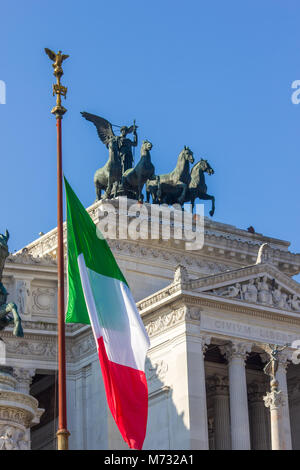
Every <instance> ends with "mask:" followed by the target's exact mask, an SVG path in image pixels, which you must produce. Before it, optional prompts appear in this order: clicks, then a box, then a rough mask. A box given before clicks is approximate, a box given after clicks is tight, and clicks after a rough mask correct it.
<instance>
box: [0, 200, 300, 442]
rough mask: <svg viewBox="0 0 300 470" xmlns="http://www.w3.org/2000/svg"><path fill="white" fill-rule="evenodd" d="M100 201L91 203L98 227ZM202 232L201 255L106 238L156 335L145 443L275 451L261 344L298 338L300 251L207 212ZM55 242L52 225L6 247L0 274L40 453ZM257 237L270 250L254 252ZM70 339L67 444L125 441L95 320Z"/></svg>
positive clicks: (170, 244) (288, 432)
mask: <svg viewBox="0 0 300 470" xmlns="http://www.w3.org/2000/svg"><path fill="white" fill-rule="evenodd" d="M101 204H102V203H101V202H97V203H95V204H94V205H92V206H91V207H90V208H89V209H88V211H89V213H90V215H91V216H92V218H93V219H94V221H95V222H96V223H97V220H98V219H97V218H98V208H99V205H101ZM204 230H205V239H204V246H203V248H202V249H201V250H197V251H188V250H186V249H185V248H184V245H183V242H182V241H180V240H176V239H174V238H172V237H171V239H170V240H162V239H156V240H152V239H150V240H144V239H140V240H134V241H133V240H130V239H128V240H127V239H121V240H120V239H119V240H109V244H110V246H111V248H112V251H113V253H114V255H115V256H116V259H117V261H118V263H119V265H120V267H121V269H122V271H123V273H124V275H125V277H126V279H127V280H128V283H129V285H130V287H131V289H132V292H133V295H134V297H135V299H136V301H137V305H138V308H139V311H140V314H141V317H142V319H143V321H144V324H145V326H146V329H147V331H148V334H149V337H150V340H151V347H150V350H149V354H148V357H147V362H146V374H147V378H148V386H149V419H148V429H147V436H146V440H145V445H144V448H145V449H270V448H271V447H272V442H271V441H272V439H271V437H272V436H271V434H272V433H271V430H272V426H271V419H270V409H268V408H267V407H266V406H265V403H264V396H266V394H267V392H269V391H270V384H269V380H268V377H267V376H266V375H265V374H264V373H263V367H264V365H265V364H266V362H267V361H268V355H267V353H266V351H265V345H266V344H269V343H276V344H279V345H284V344H286V343H289V344H290V343H292V342H293V341H294V340H298V339H300V284H299V283H297V282H296V281H295V280H294V279H293V276H294V275H295V274H298V273H299V272H300V254H294V253H292V252H290V251H289V243H288V242H286V241H283V240H278V239H275V238H271V237H266V236H263V235H261V234H256V233H254V234H253V233H249V232H247V231H245V230H241V229H238V228H236V227H234V226H232V225H227V224H221V223H218V222H214V221H212V220H209V219H205V226H204ZM56 243H57V238H56V229H54V230H52V231H51V232H49V233H47V234H45V235H43V236H42V237H40V238H39V239H37V240H35V241H34V242H32V243H31V244H29V245H28V246H27V247H25V248H24V249H23V250H20V251H19V252H17V253H15V254H12V255H10V256H9V258H8V259H7V262H6V265H5V270H4V276H3V282H4V284H5V286H6V288H7V290H8V292H9V293H10V299H14V301H15V302H16V303H17V304H18V307H19V310H20V313H21V316H22V320H23V326H24V332H25V336H24V338H15V337H13V336H12V333H11V331H10V330H9V329H8V330H6V331H4V332H3V333H1V337H2V338H3V340H4V342H5V346H6V365H7V366H8V367H10V368H19V369H22V371H23V370H26V371H28V373H27V375H28V374H29V375H30V382H31V381H32V383H29V379H28V380H27V382H26V381H25V379H24V380H23V382H24V383H23V384H22V385H20V386H21V387H23V389H22V390H23V393H25V389H26V390H27V392H28V393H29V392H30V395H31V396H32V397H34V398H36V399H37V400H38V402H39V407H40V408H42V409H43V410H45V411H44V413H43V414H42V415H41V417H40V423H33V425H32V426H31V438H30V440H31V447H32V448H35V449H52V448H54V446H55V431H56V419H57V402H56V388H57V387H56V372H57V325H56V300H57V299H56V287H57V272H56V271H57V266H56ZM263 244H267V245H266V246H267V249H266V253H267V254H263V253H262V252H260V253H259V251H260V247H261V246H262V245H263ZM179 266H180V267H179ZM66 341H67V389H68V428H69V430H70V432H71V436H70V448H71V449H125V448H126V446H125V444H124V443H123V442H122V439H121V437H120V435H119V433H118V430H117V429H116V426H115V424H114V422H113V420H112V418H111V416H110V413H109V411H108V409H107V407H106V401H105V393H104V388H103V383H102V378H101V372H100V366H99V363H98V357H97V354H96V349H95V344H94V339H93V336H92V333H91V330H90V328H89V327H88V326H82V325H67V328H66ZM291 355H292V349H291V347H289V348H287V349H286V350H285V351H284V354H282V355H281V356H280V364H279V368H278V372H277V380H278V382H279V388H280V391H281V393H282V395H283V397H284V404H283V405H282V416H281V422H280V432H281V437H280V439H281V442H282V446H283V448H285V449H291V448H293V449H300V424H299V423H300V366H298V365H296V364H294V363H292V362H291ZM23 374H24V373H23ZM29 375H28V377H29ZM24 377H25V375H24ZM15 380H17V378H16V379H15ZM25 382H26V383H25ZM24 387H25V388H24ZM26 387H27V388H26ZM27 392H26V393H27Z"/></svg>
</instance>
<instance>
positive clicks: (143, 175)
mask: <svg viewBox="0 0 300 470" xmlns="http://www.w3.org/2000/svg"><path fill="white" fill-rule="evenodd" d="M151 149H152V144H151V142H149V141H148V140H144V141H143V143H142V147H141V158H140V161H139V162H138V164H137V165H136V166H135V167H134V168H129V170H126V171H125V173H124V174H123V176H122V186H123V188H124V190H125V191H127V192H129V191H130V192H132V193H133V195H134V198H135V199H137V200H138V201H140V202H143V199H144V196H143V194H142V190H143V187H144V184H145V183H146V181H147V180H149V179H150V178H152V177H153V175H154V166H153V165H152V163H151V155H150V150H151Z"/></svg>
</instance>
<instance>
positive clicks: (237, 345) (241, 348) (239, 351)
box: [219, 341, 253, 362]
mask: <svg viewBox="0 0 300 470" xmlns="http://www.w3.org/2000/svg"><path fill="white" fill-rule="evenodd" d="M252 344H253V343H249V342H240V341H231V343H230V344H225V345H223V346H219V348H220V351H221V354H224V355H225V356H226V359H227V360H228V362H231V361H232V360H233V359H241V360H243V361H245V360H246V358H247V356H248V354H249V353H250V352H251V349H252Z"/></svg>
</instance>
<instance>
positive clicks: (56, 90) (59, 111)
mask: <svg viewBox="0 0 300 470" xmlns="http://www.w3.org/2000/svg"><path fill="white" fill-rule="evenodd" d="M45 52H46V54H47V55H48V56H49V58H50V59H51V60H52V61H53V64H52V67H53V68H54V73H53V75H54V76H55V77H56V84H54V85H53V96H54V95H56V106H54V108H53V109H52V110H51V113H52V114H54V115H55V117H56V127H57V272H58V291H57V307H58V308H57V315H58V318H57V334H58V430H57V433H56V436H57V449H58V450H68V441H69V435H70V433H69V431H68V428H67V394H66V344H65V293H64V280H65V270H64V240H63V187H62V176H63V175H62V135H61V121H62V118H63V115H64V114H65V113H66V111H67V110H66V109H65V108H64V107H63V106H62V104H61V96H64V97H66V94H67V88H66V87H64V86H62V85H61V83H60V79H61V77H62V75H63V70H62V67H61V65H62V62H63V61H64V60H65V59H67V58H68V57H69V56H67V55H62V54H61V51H59V52H58V53H57V54H55V53H54V52H53V51H51V50H50V49H45Z"/></svg>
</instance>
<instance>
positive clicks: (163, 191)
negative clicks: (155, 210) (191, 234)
mask: <svg viewBox="0 0 300 470" xmlns="http://www.w3.org/2000/svg"><path fill="white" fill-rule="evenodd" d="M190 163H194V156H193V152H192V151H191V150H190V148H189V147H186V146H184V148H183V150H182V151H181V152H180V154H179V156H178V159H177V164H176V167H175V168H174V170H173V171H171V173H166V174H163V175H157V176H156V179H157V193H156V195H155V196H154V200H158V202H159V203H160V204H170V202H168V201H169V200H170V199H172V198H173V199H174V196H173V195H174V194H176V195H177V194H178V192H180V194H179V196H178V197H176V199H177V201H176V202H178V203H179V204H181V205H182V204H183V203H184V200H185V195H186V191H187V189H188V186H189V183H190V179H191V177H190V171H189V170H190ZM148 191H149V185H148ZM147 198H148V195H147Z"/></svg>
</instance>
